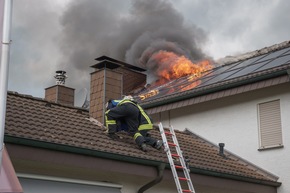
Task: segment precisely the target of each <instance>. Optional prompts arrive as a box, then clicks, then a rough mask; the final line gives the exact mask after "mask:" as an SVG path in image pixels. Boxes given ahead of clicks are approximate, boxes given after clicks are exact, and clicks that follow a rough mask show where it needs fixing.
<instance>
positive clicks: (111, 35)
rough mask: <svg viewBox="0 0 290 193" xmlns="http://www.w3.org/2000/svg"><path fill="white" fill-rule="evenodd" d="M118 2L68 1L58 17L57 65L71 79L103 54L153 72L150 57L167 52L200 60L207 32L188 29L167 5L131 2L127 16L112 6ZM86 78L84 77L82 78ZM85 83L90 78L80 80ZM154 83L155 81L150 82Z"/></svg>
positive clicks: (149, 0) (152, 1) (156, 1)
mask: <svg viewBox="0 0 290 193" xmlns="http://www.w3.org/2000/svg"><path fill="white" fill-rule="evenodd" d="M117 2H118V0H110V1H101V0H94V1H92V0H82V1H72V2H71V3H70V4H69V6H68V8H67V10H66V11H65V13H64V15H63V16H62V18H61V24H62V26H63V33H62V34H63V35H62V36H61V37H60V41H59V42H60V48H61V52H63V54H64V55H65V56H66V58H65V60H63V61H64V62H63V63H62V64H61V67H62V69H64V70H66V71H68V74H71V73H72V72H69V71H70V69H71V68H76V69H77V70H76V71H75V74H73V75H70V76H73V77H80V75H82V73H83V72H84V71H85V72H87V69H88V66H89V65H92V64H94V63H93V59H94V58H96V57H99V56H102V55H107V56H109V57H112V58H115V59H118V60H121V61H125V62H127V63H129V64H132V65H136V66H139V67H143V68H146V69H147V70H148V72H149V74H153V76H154V70H155V69H156V66H155V65H156V64H155V63H154V61H152V60H150V58H151V57H152V55H153V54H154V53H156V52H158V51H161V50H163V51H171V52H174V53H176V54H177V55H184V56H186V57H187V58H189V59H190V60H192V61H195V60H200V59H202V58H204V57H205V56H204V54H203V53H202V51H201V49H200V47H201V46H202V44H203V43H204V42H205V40H206V36H205V33H204V32H203V31H202V30H201V29H199V28H197V27H196V26H194V25H186V24H185V22H184V19H183V17H182V15H181V14H180V13H179V12H177V11H176V10H175V9H174V7H173V5H172V4H171V3H170V1H168V0H132V1H131V4H130V5H131V7H130V9H129V12H127V14H121V13H122V12H123V11H122V9H125V8H126V6H128V4H126V3H124V7H120V6H118V7H116V6H114V5H115V4H117ZM86 74H87V73H86ZM84 77H86V78H88V76H87V75H86V76H84ZM152 79H154V77H152Z"/></svg>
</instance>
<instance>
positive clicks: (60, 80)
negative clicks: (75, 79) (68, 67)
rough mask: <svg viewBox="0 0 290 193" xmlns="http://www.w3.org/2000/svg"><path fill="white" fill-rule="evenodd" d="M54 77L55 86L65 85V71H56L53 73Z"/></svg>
mask: <svg viewBox="0 0 290 193" xmlns="http://www.w3.org/2000/svg"><path fill="white" fill-rule="evenodd" d="M55 73H56V75H55V76H54V78H55V79H56V84H57V85H65V79H66V78H67V75H66V71H63V70H58V71H56V72H55Z"/></svg>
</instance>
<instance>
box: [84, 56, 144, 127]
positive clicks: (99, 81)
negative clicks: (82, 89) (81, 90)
mask: <svg viewBox="0 0 290 193" xmlns="http://www.w3.org/2000/svg"><path fill="white" fill-rule="evenodd" d="M96 60H97V61H99V63H97V64H95V65H93V66H91V67H92V68H95V72H93V73H91V86H90V90H91V92H90V117H93V118H95V119H97V120H98V121H100V122H102V123H104V113H105V104H106V102H107V101H108V100H109V99H120V98H122V96H123V95H127V94H129V93H130V92H131V91H132V90H133V89H135V88H137V87H138V86H141V85H142V84H143V85H145V83H146V75H145V74H144V73H142V72H145V70H144V69H142V68H139V67H136V66H133V65H130V64H127V63H124V62H121V61H118V60H115V59H113V58H109V57H107V56H101V57H99V58H96Z"/></svg>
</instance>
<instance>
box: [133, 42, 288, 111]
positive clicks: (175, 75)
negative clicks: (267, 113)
mask: <svg viewBox="0 0 290 193" xmlns="http://www.w3.org/2000/svg"><path fill="white" fill-rule="evenodd" d="M156 59H158V61H159V63H160V65H162V64H164V63H167V64H168V63H170V64H169V65H167V66H169V68H167V69H166V70H165V69H162V68H161V67H157V68H156V69H157V74H158V77H159V79H158V80H157V81H155V82H153V83H151V84H150V85H148V86H147V87H146V88H144V89H143V90H142V91H140V92H138V93H136V95H135V96H134V98H136V99H137V100H138V101H139V102H140V103H141V104H142V105H143V106H144V107H145V108H150V107H152V106H159V105H163V104H166V103H169V102H176V101H178V100H180V98H182V99H186V98H190V97H192V96H198V95H201V94H204V93H210V92H213V91H217V90H219V88H222V87H223V88H224V87H227V88H230V87H232V86H237V85H236V84H239V85H241V84H243V83H246V82H247V83H249V82H251V81H257V80H258V79H265V78H267V77H268V76H273V75H275V74H276V75H279V74H281V73H286V74H287V69H288V68H289V67H290V63H289V62H290V42H289V41H287V42H283V43H281V44H277V45H274V46H271V47H267V48H264V49H261V50H257V51H254V52H250V53H247V54H244V55H241V56H238V57H231V58H229V57H227V58H225V59H224V61H223V62H222V63H221V62H220V61H219V62H213V61H210V60H202V61H199V62H196V63H192V62H191V61H189V60H187V59H186V58H184V56H178V57H177V56H175V57H173V56H171V55H170V54H165V56H163V57H161V56H160V57H156Z"/></svg>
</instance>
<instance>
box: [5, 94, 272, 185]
mask: <svg viewBox="0 0 290 193" xmlns="http://www.w3.org/2000/svg"><path fill="white" fill-rule="evenodd" d="M104 132H105V130H104V128H101V127H100V126H97V125H96V124H95V123H94V122H93V121H90V119H89V112H88V111H87V110H85V109H80V108H73V107H69V106H64V105H60V104H56V103H49V102H48V101H45V100H42V99H38V98H34V97H31V96H25V95H21V94H18V93H12V92H8V95H7V111H6V125H5V140H6V142H7V141H8V142H11V143H12V142H15V141H13V140H11V139H14V138H15V139H18V143H21V141H23V140H26V141H27V140H31V141H33V142H38V144H40V143H42V144H44V145H45V144H46V145H47V146H49V145H56V146H57V145H59V149H58V150H63V151H64V150H65V148H63V149H61V148H60V147H71V148H82V149H84V150H89V151H93V152H103V153H110V154H112V155H121V156H123V157H124V158H126V157H130V158H133V159H144V160H151V161H157V162H167V157H166V153H165V152H164V151H158V150H155V149H153V148H151V149H150V151H149V152H146V153H145V152H142V151H141V150H139V149H138V148H137V147H136V145H135V142H134V141H133V139H132V138H131V137H129V136H128V135H126V134H125V133H122V134H121V136H122V137H123V139H120V140H117V141H114V140H111V139H110V138H109V137H107V135H106V134H105V133H104ZM151 134H152V136H153V137H155V138H159V139H161V136H160V134H159V131H158V130H157V129H155V130H153V131H152V132H151ZM176 135H177V138H178V140H179V144H180V146H181V149H182V150H183V155H184V156H188V157H189V159H190V165H191V167H192V168H191V169H193V171H195V172H197V171H207V172H213V173H217V174H224V175H230V176H240V177H243V178H249V179H257V180H262V181H268V182H276V180H277V178H276V177H275V176H273V175H271V174H269V173H267V172H265V171H263V170H261V169H258V168H255V167H254V166H252V165H251V164H250V163H248V162H246V161H244V160H242V159H240V158H237V157H236V156H233V155H230V154H228V153H226V155H227V157H228V159H224V158H223V157H221V156H219V155H218V151H219V150H218V147H217V146H215V145H213V144H211V143H209V142H207V141H206V140H204V139H202V138H200V137H199V136H197V135H194V134H193V133H190V132H188V131H184V132H181V131H176Z"/></svg>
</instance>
